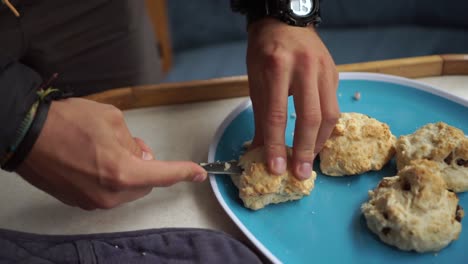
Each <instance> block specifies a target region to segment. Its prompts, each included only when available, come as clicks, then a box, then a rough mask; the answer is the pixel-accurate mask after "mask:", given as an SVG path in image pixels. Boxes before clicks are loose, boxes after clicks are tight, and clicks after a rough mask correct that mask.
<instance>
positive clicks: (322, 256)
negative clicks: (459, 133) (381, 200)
mask: <svg viewBox="0 0 468 264" xmlns="http://www.w3.org/2000/svg"><path fill="white" fill-rule="evenodd" d="M355 92H360V93H361V99H360V100H359V101H356V100H353V95H354V94H355ZM338 100H339V105H340V108H341V111H342V112H359V113H364V114H367V115H370V116H371V117H374V118H376V119H378V120H380V121H382V122H385V123H387V124H388V125H389V126H390V128H391V130H392V132H393V133H394V134H395V135H396V136H397V137H398V136H400V135H405V134H410V133H413V132H414V131H415V130H416V129H418V128H419V127H421V126H423V125H425V124H427V123H432V122H437V121H444V122H446V123H448V124H450V125H453V126H455V127H458V128H460V129H462V130H463V131H465V133H466V132H468V101H466V100H463V99H461V98H458V97H455V96H453V95H450V94H447V93H444V92H442V91H440V90H436V89H434V88H432V87H430V86H428V85H425V84H422V83H419V82H416V81H413V80H409V79H405V78H400V77H394V76H389V75H382V74H369V73H345V74H341V75H340V83H339V88H338ZM288 110H289V113H290V115H289V116H290V117H289V120H288V125H287V128H286V144H288V145H292V138H293V136H292V135H293V131H294V115H292V113H294V105H293V101H292V100H291V98H290V100H289V107H288ZM253 133H254V125H253V112H252V107H251V104H250V102H245V103H243V104H241V105H240V106H239V107H238V108H237V109H235V110H234V111H233V112H232V113H231V114H230V115H229V116H228V117H227V118H226V119H225V120H224V122H223V123H222V124H221V126H220V127H219V129H218V131H217V134H216V136H215V138H214V140H213V142H212V144H211V146H210V151H209V160H210V161H215V160H231V159H237V158H238V157H239V154H241V151H242V143H243V142H245V141H247V140H250V139H252V137H253ZM317 165H318V164H315V170H316V171H317V180H316V186H315V189H314V190H313V191H312V193H311V195H310V196H307V197H305V198H303V199H302V200H300V201H295V202H288V203H283V204H278V205H270V206H267V207H266V208H264V209H262V210H259V211H251V210H249V209H246V208H244V207H243V206H242V202H241V200H240V199H239V198H238V191H237V189H236V187H235V186H234V185H233V184H232V182H231V180H230V178H229V177H226V176H215V175H211V176H210V182H211V185H212V188H213V190H214V192H215V194H216V197H217V199H218V200H219V202H220V203H221V205H222V207H223V208H224V210H225V211H226V212H227V214H228V215H229V216H230V217H231V218H232V219H233V220H234V222H235V223H236V224H237V225H238V226H239V228H240V229H241V230H242V231H243V232H244V233H245V234H246V235H247V237H248V238H249V239H250V240H251V241H252V242H253V243H254V244H255V245H256V246H257V247H258V248H259V249H260V250H261V251H262V252H263V253H264V254H265V255H266V256H267V257H268V258H269V259H270V260H272V261H273V262H276V263H280V262H284V263H356V264H358V263H359V264H364V263H372V264H376V263H381V264H384V263H412V264H417V263H424V264H426V263H468V257H467V256H468V255H467V253H466V252H467V248H468V231H467V230H464V231H462V233H461V235H460V237H459V239H458V240H456V241H454V242H452V243H451V244H450V245H449V246H448V247H447V248H445V249H443V250H442V251H440V252H438V253H427V254H418V253H414V252H403V251H400V250H398V249H396V248H393V247H391V246H388V245H386V244H384V243H382V242H380V240H379V239H378V237H377V236H375V235H374V234H373V233H371V232H370V231H369V230H368V229H367V227H366V223H365V219H364V218H363V216H362V214H361V212H360V206H361V204H362V203H363V202H364V201H366V200H367V191H368V190H370V189H373V188H375V186H376V185H377V183H378V182H379V181H380V179H381V178H382V177H384V176H392V175H395V172H396V170H395V165H394V162H393V161H392V162H391V163H390V164H388V165H387V166H386V167H385V168H384V169H383V170H381V171H378V172H371V173H366V174H363V175H359V176H351V177H339V178H335V177H327V176H324V175H322V174H321V173H320V170H319V168H318V166H317ZM459 197H460V204H461V205H462V207H464V208H468V195H467V194H461V195H459ZM466 221H467V220H466V219H463V221H462V224H466Z"/></svg>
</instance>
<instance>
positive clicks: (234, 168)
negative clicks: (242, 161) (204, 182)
mask: <svg viewBox="0 0 468 264" xmlns="http://www.w3.org/2000/svg"><path fill="white" fill-rule="evenodd" d="M199 165H200V166H202V167H203V168H204V169H205V170H206V171H207V172H208V173H211V174H229V175H233V174H242V171H244V170H243V169H242V167H241V166H239V162H238V161H237V160H231V161H216V162H210V163H199Z"/></svg>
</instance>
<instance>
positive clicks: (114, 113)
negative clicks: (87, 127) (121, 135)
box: [106, 105, 124, 125]
mask: <svg viewBox="0 0 468 264" xmlns="http://www.w3.org/2000/svg"><path fill="white" fill-rule="evenodd" d="M106 113H107V116H108V118H109V119H110V121H111V123H112V124H114V125H121V124H123V123H124V115H123V112H122V111H121V110H120V109H118V108H117V107H115V106H113V105H108V107H107V109H106Z"/></svg>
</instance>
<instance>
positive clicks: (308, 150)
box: [294, 145, 315, 161]
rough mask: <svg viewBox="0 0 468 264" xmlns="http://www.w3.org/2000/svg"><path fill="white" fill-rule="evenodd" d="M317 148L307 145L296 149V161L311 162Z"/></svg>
mask: <svg viewBox="0 0 468 264" xmlns="http://www.w3.org/2000/svg"><path fill="white" fill-rule="evenodd" d="M314 155H315V146H313V145H305V146H300V147H297V148H296V151H295V153H294V156H295V159H296V160H299V161H310V160H312V159H313V158H314Z"/></svg>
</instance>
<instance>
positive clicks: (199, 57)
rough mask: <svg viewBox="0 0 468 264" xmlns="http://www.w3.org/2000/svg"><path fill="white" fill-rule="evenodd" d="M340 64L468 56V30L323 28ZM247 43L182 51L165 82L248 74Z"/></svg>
mask: <svg viewBox="0 0 468 264" xmlns="http://www.w3.org/2000/svg"><path fill="white" fill-rule="evenodd" d="M319 34H320V35H321V37H322V40H323V41H324V42H325V44H326V46H327V47H328V49H329V50H330V53H331V54H332V57H333V58H334V60H335V63H336V64H345V63H355V62H363V61H373V60H383V59H395V58H402V57H413V56H423V55H431V54H444V53H468V28H466V29H465V28H443V27H441V28H429V27H420V26H389V27H377V26H372V27H356V28H320V29H319ZM246 45H247V42H246V41H245V40H242V41H236V42H226V43H222V44H217V45H206V46H204V47H201V48H193V49H188V50H184V51H181V52H179V53H177V54H176V56H175V58H174V66H173V69H172V70H171V72H170V73H169V74H168V76H167V77H166V78H165V80H164V81H165V82H174V81H189V80H199V79H200V80H201V79H210V78H218V77H227V76H234V75H243V74H246V73H247V68H246V64H245V55H246Z"/></svg>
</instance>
